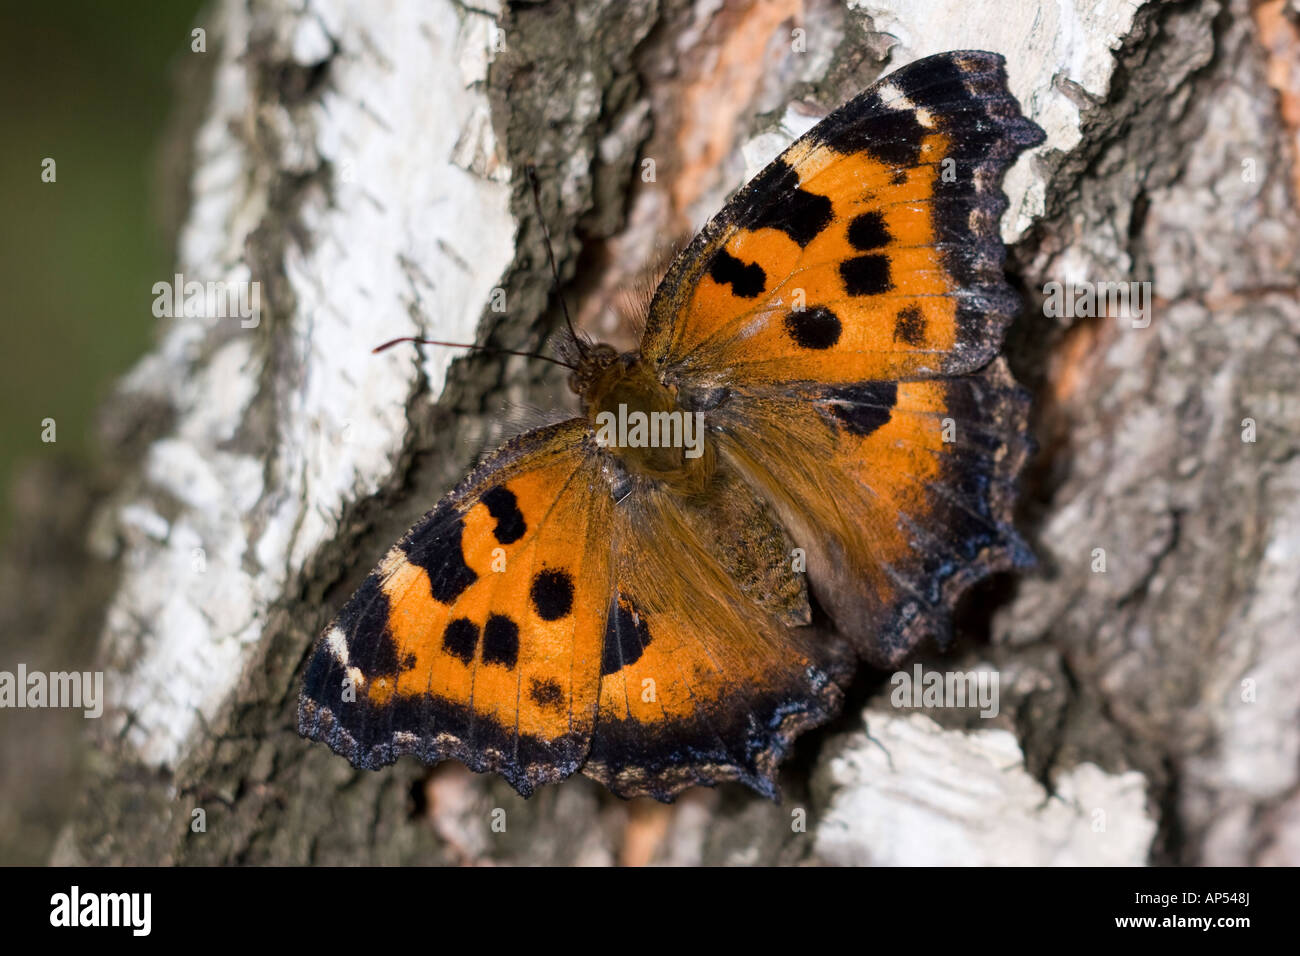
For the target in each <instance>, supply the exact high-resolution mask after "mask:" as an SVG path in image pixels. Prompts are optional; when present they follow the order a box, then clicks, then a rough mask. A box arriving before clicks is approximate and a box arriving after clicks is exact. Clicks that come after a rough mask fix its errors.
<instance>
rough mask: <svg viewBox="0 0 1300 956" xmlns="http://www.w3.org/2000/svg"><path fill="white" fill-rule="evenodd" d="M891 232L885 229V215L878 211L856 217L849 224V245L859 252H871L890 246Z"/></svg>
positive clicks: (874, 210)
mask: <svg viewBox="0 0 1300 956" xmlns="http://www.w3.org/2000/svg"><path fill="white" fill-rule="evenodd" d="M889 240H890V235H889V230H888V229H886V228H885V215H884V213H882V212H880V211H879V210H878V209H873V210H872V211H871V212H864V213H863V214H862V215H860V216H855V217H854V219H853V221H852V222H851V223H849V245H851V246H853V248H854V249H857V250H858V251H859V252H869V251H870V250H872V249H879V248H880V247H881V246H887V245H889Z"/></svg>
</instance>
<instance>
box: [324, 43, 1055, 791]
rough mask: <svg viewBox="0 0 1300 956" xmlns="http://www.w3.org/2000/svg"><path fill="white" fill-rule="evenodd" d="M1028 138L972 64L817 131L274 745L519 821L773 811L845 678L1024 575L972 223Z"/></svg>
mask: <svg viewBox="0 0 1300 956" xmlns="http://www.w3.org/2000/svg"><path fill="white" fill-rule="evenodd" d="M1043 138H1044V135H1043V132H1042V130H1040V129H1039V128H1038V127H1037V126H1036V125H1035V124H1034V123H1032V122H1030V121H1029V120H1028V119H1026V118H1024V117H1023V116H1022V115H1021V112H1020V107H1019V104H1018V103H1017V101H1016V100H1015V98H1014V97H1013V96H1012V95H1011V94H1010V93H1009V92H1008V90H1007V82H1006V72H1005V68H1004V62H1003V59H1002V57H1000V56H997V55H995V54H992V53H984V52H977V51H966V52H950V53H944V54H940V55H937V56H932V57H928V58H926V59H922V60H918V61H915V62H913V63H911V64H909V65H906V66H904V67H902V68H900V69H898V70H896V71H894V72H893V73H891V74H889V75H887V76H886V77H884V78H883V79H881V80H880V81H878V82H877V83H875V84H874V85H873V86H871V87H869V88H868V89H866V90H865V91H864V92H863V93H861V94H860V95H859V96H857V97H856V98H855V99H853V100H851V101H850V102H848V103H847V104H845V105H844V106H842V107H840V108H839V109H837V110H835V111H834V112H832V113H830V114H829V115H827V116H826V117H825V118H824V119H823V120H822V121H821V122H820V123H818V124H817V125H816V126H815V127H813V128H812V129H811V130H810V131H809V132H808V133H807V134H806V135H804V136H803V137H802V138H800V139H798V140H797V141H796V142H795V143H794V144H793V145H791V146H790V147H789V148H788V149H786V150H785V152H783V153H782V154H781V155H780V156H779V157H778V158H777V159H776V160H774V161H773V162H772V163H771V164H770V165H769V166H767V168H765V169H764V170H763V171H762V172H761V173H760V174H759V175H758V176H757V177H756V178H754V179H753V180H752V181H751V182H750V183H749V184H748V185H747V186H745V187H744V188H742V189H741V190H740V191H739V192H738V193H736V194H735V195H734V196H733V198H732V199H731V200H730V201H729V202H728V203H727V204H726V206H725V207H724V208H723V209H722V211H721V212H720V213H718V215H717V216H715V217H714V218H713V219H712V220H711V221H710V222H709V223H708V224H707V225H706V226H705V227H704V229H703V230H702V231H701V232H700V233H699V234H698V235H697V236H696V237H695V238H694V240H693V241H692V242H691V243H690V244H689V245H688V246H687V247H686V248H685V249H684V250H683V251H682V252H681V253H679V254H678V255H677V256H676V257H675V259H674V260H673V261H672V262H671V264H670V265H669V267H668V270H667V272H666V274H665V275H664V277H663V280H662V281H661V283H660V284H659V286H658V288H657V290H656V291H655V293H654V296H653V298H652V300H651V302H650V305H649V309H648V314H647V316H646V320H645V328H644V333H643V336H642V340H641V346H640V349H639V350H638V351H636V352H631V353H625V354H620V353H619V352H617V351H616V350H615V349H613V348H611V347H609V346H607V345H592V344H590V343H587V342H585V341H582V340H576V339H575V340H572V341H571V342H570V343H569V346H568V348H569V350H570V354H571V357H572V358H573V362H572V364H573V366H574V371H573V373H572V375H571V377H570V382H569V384H570V387H571V388H572V390H573V391H574V392H576V393H577V395H578V397H579V398H580V400H581V405H582V411H583V413H582V414H581V415H580V416H578V417H575V418H572V419H570V420H567V421H563V422H560V423H558V424H552V425H547V426H544V427H540V428H537V429H535V430H532V431H529V432H526V433H524V434H522V435H520V436H518V437H516V438H514V439H512V440H510V441H509V442H507V443H506V444H505V445H504V446H503V447H501V448H500V449H498V450H497V451H496V452H495V453H493V454H491V455H490V456H489V457H487V458H486V459H485V460H484V461H483V462H482V463H481V464H480V465H478V466H477V467H476V468H475V469H474V470H473V472H472V473H471V474H470V475H469V476H468V477H467V478H466V479H465V480H464V481H463V482H462V483H461V484H460V485H459V486H458V487H456V488H455V489H454V490H453V491H451V492H450V493H449V494H448V495H447V496H446V497H445V498H443V499H442V500H441V501H440V502H439V503H438V505H437V507H436V508H434V509H433V510H432V511H431V512H429V513H428V514H427V515H426V516H425V517H424V518H423V519H422V520H421V521H420V522H419V523H418V524H416V525H415V527H413V528H412V529H411V530H410V531H409V532H408V533H407V534H406V536H405V537H403V538H402V539H401V541H399V542H398V543H397V544H396V545H394V546H393V548H392V549H391V550H390V551H389V552H388V553H387V555H385V557H384V558H383V560H382V561H381V562H380V564H379V566H378V567H377V568H376V569H375V570H374V571H373V572H372V573H371V574H370V576H369V577H367V578H366V580H365V582H364V583H363V584H362V585H361V587H360V589H359V590H358V591H357V592H356V594H354V595H353V596H352V598H351V599H350V600H349V601H348V602H347V604H346V605H345V606H344V607H343V609H342V610H341V612H340V613H339V615H338V616H337V618H336V619H335V620H334V621H333V622H332V623H331V624H330V625H329V626H328V627H327V628H326V629H325V631H324V633H323V634H322V635H321V637H320V639H319V640H318V641H317V643H316V645H315V647H314V648H313V650H312V652H311V654H310V657H309V658H308V661H307V665H306V673H305V677H304V681H303V687H302V693H301V697H300V703H299V715H298V719H299V732H300V733H301V734H302V735H303V736H304V737H307V738H310V739H313V740H319V741H324V742H325V743H327V744H328V745H329V746H330V747H331V748H332V749H333V750H334V751H336V752H337V753H339V754H341V755H343V756H345V757H346V758H347V759H348V760H350V761H351V762H352V763H353V764H354V765H355V766H357V767H363V768H371V769H378V768H379V767H382V766H384V765H386V764H389V763H392V762H393V761H395V760H396V759H397V758H398V757H399V756H401V755H404V754H410V755H414V756H415V757H417V758H419V759H420V760H422V761H424V762H426V763H430V764H432V763H437V762H439V761H442V760H446V759H448V758H451V759H455V760H459V761H461V762H463V763H465V764H466V765H468V766H469V767H470V768H471V769H473V770H475V771H480V772H484V771H493V772H496V773H498V774H500V775H501V776H503V777H504V778H505V779H506V780H507V781H509V783H510V784H511V785H512V786H513V787H514V788H515V789H516V790H517V791H518V792H519V793H521V794H523V795H524V796H528V795H530V794H531V793H532V792H533V791H534V790H535V789H536V787H538V786H539V785H541V784H546V783H554V782H557V781H559V780H562V779H564V778H565V777H568V776H569V775H571V774H573V773H575V772H577V771H581V772H582V773H583V774H585V775H587V776H588V777H592V778H594V779H596V780H598V781H600V782H602V783H603V784H604V785H605V786H607V787H608V788H609V789H610V790H611V791H613V792H614V793H615V794H618V795H619V796H622V797H633V796H641V795H647V796H651V797H655V798H657V799H660V800H665V801H667V800H671V799H672V798H673V797H674V796H675V795H677V794H678V793H679V792H680V791H682V790H683V789H685V788H687V787H689V786H692V785H697V784H703V785H714V784H717V783H719V782H722V781H731V780H734V781H740V782H742V783H744V784H747V785H748V786H749V787H751V788H753V789H754V790H756V791H758V792H759V793H761V794H764V795H766V796H768V797H771V798H773V799H776V798H777V786H776V774H777V769H778V766H779V764H780V762H781V760H782V758H783V757H784V756H785V755H786V754H787V752H788V751H789V749H790V747H791V745H792V743H793V741H794V740H795V738H796V737H797V736H798V735H799V734H800V733H802V732H804V731H806V730H808V729H809V728H812V727H815V726H818V725H820V724H823V723H825V722H826V721H828V720H829V719H830V718H831V717H832V716H834V714H835V713H836V711H837V709H838V708H839V706H840V703H841V698H842V695H843V689H844V687H845V685H846V684H847V682H848V681H849V680H850V679H851V677H852V676H853V674H854V671H855V669H856V667H857V666H858V663H859V661H863V660H865V661H867V662H869V663H871V664H873V665H875V666H878V667H892V666H895V665H897V664H898V663H899V662H901V661H902V660H903V659H904V658H905V657H906V656H907V655H908V654H909V653H910V652H911V651H912V650H913V649H914V648H915V647H916V646H917V644H918V642H920V641H921V640H922V639H923V638H925V637H926V636H927V635H929V636H933V637H934V638H935V639H937V640H938V641H939V642H941V644H942V643H943V642H945V641H946V640H948V639H949V635H950V630H951V626H950V615H951V608H952V606H953V604H954V602H955V601H956V599H957V598H958V596H959V595H960V594H961V593H962V592H963V591H965V590H966V589H967V588H968V587H969V586H970V585H971V584H972V583H974V582H975V581H977V580H979V579H980V578H982V577H984V576H986V575H988V574H990V573H991V572H993V571H995V570H1003V569H1009V568H1013V567H1015V566H1018V565H1022V564H1025V563H1027V562H1028V561H1030V560H1031V557H1030V555H1029V553H1028V550H1027V548H1026V546H1025V545H1024V543H1023V542H1022V540H1021V539H1020V538H1019V537H1018V536H1017V534H1016V532H1015V530H1014V528H1013V526H1012V508H1013V504H1014V495H1015V481H1016V476H1017V472H1018V470H1019V468H1020V466H1021V465H1022V463H1023V461H1024V459H1025V457H1026V455H1027V452H1028V448H1029V444H1030V441H1029V438H1028V433H1027V425H1026V418H1027V410H1028V398H1027V395H1026V394H1025V392H1024V391H1023V390H1022V389H1021V388H1020V387H1019V386H1018V385H1017V384H1016V383H1015V381H1014V380H1013V378H1012V376H1011V374H1010V372H1009V371H1008V368H1007V366H1006V363H1005V360H1004V359H1002V358H1001V357H999V354H998V353H999V350H1000V348H1001V343H1002V338H1003V333H1004V330H1005V329H1006V327H1007V325H1008V324H1009V323H1010V321H1011V319H1012V318H1013V317H1014V315H1015V314H1016V312H1017V311H1018V308H1019V298H1018V296H1017V295H1016V294H1015V293H1014V292H1013V290H1012V289H1011V288H1010V286H1009V285H1008V284H1007V282H1006V279H1005V277H1004V274H1003V263H1004V259H1005V250H1004V248H1003V245H1002V242H1001V240H1000V237H999V232H998V223H999V218H1000V216H1001V214H1002V212H1003V211H1004V210H1005V208H1006V205H1007V203H1006V198H1005V197H1004V196H1003V194H1002V191H1001V181H1002V177H1003V174H1004V172H1005V171H1006V169H1007V168H1008V166H1009V165H1010V164H1011V163H1012V162H1013V161H1014V160H1015V158H1016V157H1017V155H1018V154H1019V153H1021V152H1022V151H1023V150H1025V149H1027V148H1029V147H1032V146H1035V145H1037V144H1038V143H1040V142H1042V140H1043ZM629 422H631V423H632V424H630V425H629ZM647 423H649V425H647ZM654 425H657V426H658V430H657V431H656V429H655V428H654V427H649V426H654ZM638 438H639V440H638ZM657 438H663V440H662V441H657V440H656V439H657Z"/></svg>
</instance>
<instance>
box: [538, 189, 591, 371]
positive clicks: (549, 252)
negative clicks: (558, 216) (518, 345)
mask: <svg viewBox="0 0 1300 956" xmlns="http://www.w3.org/2000/svg"><path fill="white" fill-rule="evenodd" d="M524 171H525V172H526V173H527V175H528V184H529V185H530V186H532V187H533V205H534V206H535V207H536V208H537V221H538V222H540V223H541V224H542V238H543V239H545V240H546V258H547V259H548V260H550V263H551V278H552V279H553V280H554V281H555V297H556V298H557V299H559V300H560V309H561V310H562V311H563V312H564V324H565V325H567V326H568V327H569V335H570V337H571V338H572V339H573V342H574V344H575V345H576V346H577V348H578V351H579V352H580V353H585V352H586V351H587V347H586V345H585V344H584V343H583V341H582V339H580V338H578V332H577V330H576V329H574V327H573V320H572V319H571V318H569V306H568V305H567V304H566V303H565V301H564V293H563V292H561V291H560V270H559V269H558V268H557V267H556V265H555V250H554V249H552V248H551V230H550V229H548V228H547V226H546V217H545V216H544V215H542V193H541V188H540V187H539V186H538V184H537V167H536V166H534V165H533V164H532V163H529V164H528V165H527V166H526V167H524Z"/></svg>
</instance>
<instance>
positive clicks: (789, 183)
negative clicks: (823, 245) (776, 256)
mask: <svg viewBox="0 0 1300 956" xmlns="http://www.w3.org/2000/svg"><path fill="white" fill-rule="evenodd" d="M747 194H749V195H753V196H757V197H760V199H761V202H762V206H761V207H758V208H756V209H752V210H750V211H749V212H747V213H742V214H741V215H740V216H739V218H738V220H737V222H738V225H740V226H741V227H743V228H747V229H779V230H781V231H782V232H784V233H785V234H786V235H787V236H789V237H790V238H791V239H793V240H794V241H795V242H797V243H798V244H799V246H800V248H803V247H805V246H807V245H808V243H810V242H812V241H813V240H814V239H816V238H817V236H819V235H820V234H821V233H822V231H823V230H824V229H825V228H826V227H827V226H829V225H830V224H831V220H832V219H833V218H834V214H833V212H832V209H831V201H830V199H828V198H827V197H826V196H819V195H817V193H811V192H808V191H807V190H806V189H800V188H799V174H798V173H797V172H795V170H794V167H792V166H790V165H789V164H788V163H786V162H785V161H784V160H780V159H778V160H776V161H775V162H773V163H772V164H771V165H770V166H768V167H767V168H766V169H765V170H763V171H762V172H761V173H759V174H758V176H756V177H755V178H754V180H753V182H751V183H750V185H749V187H748V189H747Z"/></svg>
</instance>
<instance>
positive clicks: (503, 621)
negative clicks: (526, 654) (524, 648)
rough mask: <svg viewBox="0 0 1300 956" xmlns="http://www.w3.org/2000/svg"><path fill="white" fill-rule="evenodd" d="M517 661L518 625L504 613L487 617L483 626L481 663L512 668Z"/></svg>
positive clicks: (507, 668)
mask: <svg viewBox="0 0 1300 956" xmlns="http://www.w3.org/2000/svg"><path fill="white" fill-rule="evenodd" d="M518 661H519V625H518V624H516V623H515V622H514V621H512V620H510V618H508V617H506V616H505V615H504V614H493V615H490V616H489V617H488V620H487V626H486V627H484V628H483V663H484V664H500V665H501V666H502V667H504V668H505V669H506V670H513V669H514V666H515V664H516V663H518Z"/></svg>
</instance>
